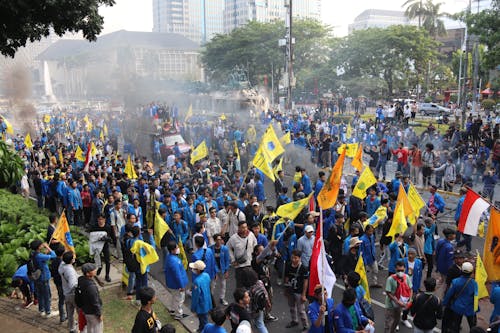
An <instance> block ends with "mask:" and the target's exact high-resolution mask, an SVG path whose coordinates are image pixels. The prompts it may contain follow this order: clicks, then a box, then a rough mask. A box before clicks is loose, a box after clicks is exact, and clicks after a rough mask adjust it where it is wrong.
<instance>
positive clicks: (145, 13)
mask: <svg viewBox="0 0 500 333" xmlns="http://www.w3.org/2000/svg"><path fill="white" fill-rule="evenodd" d="M440 1H441V2H443V3H444V4H443V6H442V10H443V11H445V12H448V13H455V12H458V11H460V10H462V9H464V8H465V7H466V6H467V4H468V0H440ZM404 2H405V0H378V1H373V0H356V1H342V0H323V1H322V21H323V22H324V23H326V24H328V25H330V26H332V27H333V28H334V34H335V35H336V36H345V35H346V34H347V25H348V24H349V23H352V21H353V20H354V18H355V17H356V16H358V15H359V14H360V13H361V12H362V11H364V10H365V9H390V10H404V9H403V8H402V7H401V6H402V4H403V3H404ZM99 11H100V13H101V15H103V16H104V30H103V34H105V33H110V32H113V31H117V30H122V29H124V30H129V31H151V30H152V29H153V10H152V0H116V4H115V5H114V6H113V7H102V8H100V10H99Z"/></svg>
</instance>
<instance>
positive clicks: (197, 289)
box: [191, 272, 212, 314]
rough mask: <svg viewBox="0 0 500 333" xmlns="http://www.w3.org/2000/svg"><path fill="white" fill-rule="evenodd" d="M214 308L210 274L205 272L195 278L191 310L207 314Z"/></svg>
mask: <svg viewBox="0 0 500 333" xmlns="http://www.w3.org/2000/svg"><path fill="white" fill-rule="evenodd" d="M210 310H212V295H211V293H210V276H208V274H207V273H205V272H203V273H201V274H200V275H198V276H197V277H196V278H194V280H193V293H192V296H191V311H193V312H194V313H196V314H205V313H208V311H210Z"/></svg>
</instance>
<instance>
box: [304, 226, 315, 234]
mask: <svg viewBox="0 0 500 333" xmlns="http://www.w3.org/2000/svg"><path fill="white" fill-rule="evenodd" d="M313 231H314V228H313V227H312V225H310V224H308V225H306V227H305V228H304V232H306V233H307V232H313Z"/></svg>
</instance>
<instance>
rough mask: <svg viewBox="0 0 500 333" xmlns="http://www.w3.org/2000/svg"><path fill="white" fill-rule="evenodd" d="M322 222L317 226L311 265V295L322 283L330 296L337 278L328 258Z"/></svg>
mask: <svg viewBox="0 0 500 333" xmlns="http://www.w3.org/2000/svg"><path fill="white" fill-rule="evenodd" d="M322 229H323V227H322V223H319V224H318V226H317V227H316V238H315V239H314V246H313V251H312V255H311V261H310V265H309V266H310V267H309V269H310V270H309V272H310V273H309V292H308V294H309V295H311V296H312V295H314V288H315V287H316V285H318V284H321V285H322V286H323V287H324V288H325V290H326V291H327V293H328V297H332V294H333V286H334V285H335V281H336V280H337V278H336V277H335V274H334V273H333V271H332V268H331V267H330V264H329V263H328V260H327V259H326V252H325V245H324V244H323V236H322V232H321V231H322Z"/></svg>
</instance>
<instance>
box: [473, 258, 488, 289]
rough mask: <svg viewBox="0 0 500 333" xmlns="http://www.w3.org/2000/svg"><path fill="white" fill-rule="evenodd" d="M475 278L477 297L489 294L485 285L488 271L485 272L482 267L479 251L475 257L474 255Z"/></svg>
mask: <svg viewBox="0 0 500 333" xmlns="http://www.w3.org/2000/svg"><path fill="white" fill-rule="evenodd" d="M476 251H477V250H476ZM475 280H476V282H477V296H478V299H481V298H483V297H488V296H490V295H489V294H488V289H486V285H485V284H486V281H488V273H487V272H486V268H485V267H484V264H483V260H481V256H480V255H479V251H477V257H476V275H475Z"/></svg>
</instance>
